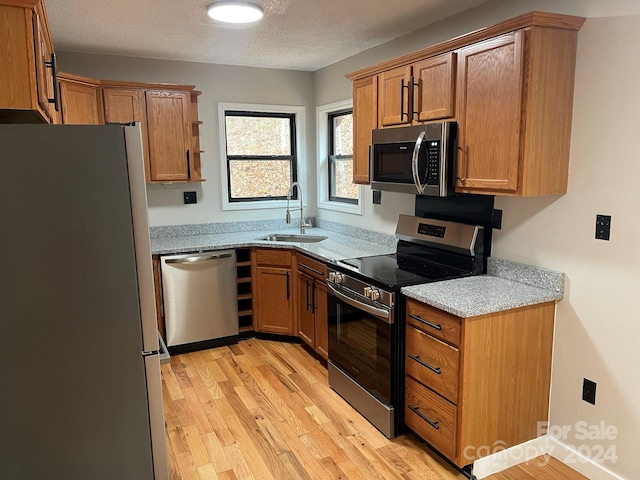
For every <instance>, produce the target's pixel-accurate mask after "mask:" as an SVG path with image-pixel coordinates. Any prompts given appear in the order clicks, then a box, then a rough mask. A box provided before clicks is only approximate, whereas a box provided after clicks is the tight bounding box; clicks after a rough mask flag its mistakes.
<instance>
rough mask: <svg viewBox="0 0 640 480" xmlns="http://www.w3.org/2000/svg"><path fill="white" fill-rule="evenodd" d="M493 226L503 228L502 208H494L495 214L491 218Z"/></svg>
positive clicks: (498, 228)
mask: <svg viewBox="0 0 640 480" xmlns="http://www.w3.org/2000/svg"><path fill="white" fill-rule="evenodd" d="M491 227H492V228H495V229H497V230H501V229H502V210H498V209H497V208H494V209H493V215H492V218H491Z"/></svg>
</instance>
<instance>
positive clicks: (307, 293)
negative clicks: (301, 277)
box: [304, 280, 311, 310]
mask: <svg viewBox="0 0 640 480" xmlns="http://www.w3.org/2000/svg"><path fill="white" fill-rule="evenodd" d="M304 283H305V285H306V286H305V292H304V293H305V296H306V300H305V302H306V304H307V305H306V309H307V310H309V307H310V306H311V304H310V303H309V280H305V281H304Z"/></svg>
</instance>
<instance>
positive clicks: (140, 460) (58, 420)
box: [0, 125, 168, 480]
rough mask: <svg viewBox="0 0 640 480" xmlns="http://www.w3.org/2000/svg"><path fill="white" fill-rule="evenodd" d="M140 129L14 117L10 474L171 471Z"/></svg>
mask: <svg viewBox="0 0 640 480" xmlns="http://www.w3.org/2000/svg"><path fill="white" fill-rule="evenodd" d="M158 348H159V347H158V335H157V326H156V313H155V297H154V285H153V272H152V264H151V246H150V240H149V224H148V217H147V200H146V188H145V177H144V166H143V153H142V140H141V134H140V128H139V127H137V126H133V127H123V126H120V125H106V126H66V125H59V126H56V125H0V480H32V479H43V478H60V479H62V478H64V479H66V480H69V479H89V478H90V479H92V480H96V479H105V480H106V479H109V480H114V479H118V480H125V479H132V480H133V479H135V480H141V479H153V478H155V479H157V480H163V479H165V478H167V477H168V474H167V456H166V445H165V441H166V440H165V425H164V414H163V406H162V380H161V377H160V361H159V356H158Z"/></svg>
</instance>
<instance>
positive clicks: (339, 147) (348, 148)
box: [333, 113, 353, 155]
mask: <svg viewBox="0 0 640 480" xmlns="http://www.w3.org/2000/svg"><path fill="white" fill-rule="evenodd" d="M333 154H334V155H353V114H351V113H349V114H347V115H340V116H337V117H333Z"/></svg>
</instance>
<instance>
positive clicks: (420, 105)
mask: <svg viewBox="0 0 640 480" xmlns="http://www.w3.org/2000/svg"><path fill="white" fill-rule="evenodd" d="M411 69H412V73H413V81H414V90H413V96H412V100H413V101H412V111H411V114H412V117H413V123H418V122H428V121H431V120H441V119H446V118H452V117H453V116H454V103H455V102H454V100H455V80H456V74H455V73H456V53H455V52H449V53H446V54H443V55H436V56H435V57H431V58H427V59H426V60H422V61H421V62H416V63H414V64H413V66H412V67H411Z"/></svg>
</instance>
